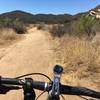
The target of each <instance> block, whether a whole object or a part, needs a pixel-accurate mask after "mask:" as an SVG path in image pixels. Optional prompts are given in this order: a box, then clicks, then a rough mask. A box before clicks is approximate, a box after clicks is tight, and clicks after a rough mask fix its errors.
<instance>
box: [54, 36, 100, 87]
mask: <svg viewBox="0 0 100 100" xmlns="http://www.w3.org/2000/svg"><path fill="white" fill-rule="evenodd" d="M93 41H94V40H93ZM93 41H88V40H86V39H85V38H84V39H82V38H81V39H80V38H78V37H75V36H74V37H73V36H68V35H65V36H63V37H62V38H59V39H55V47H56V48H55V54H56V62H57V63H60V64H62V65H63V66H64V76H66V77H65V80H66V82H67V83H68V82H69V83H73V82H74V85H75V83H78V82H79V80H84V79H86V80H88V79H89V80H91V82H93V83H95V82H99V83H100V45H98V43H97V42H98V41H97V42H96V40H95V42H93ZM96 84H97V83H96ZM98 85H99V84H98Z"/></svg>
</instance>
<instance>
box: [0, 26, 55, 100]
mask: <svg viewBox="0 0 100 100" xmlns="http://www.w3.org/2000/svg"><path fill="white" fill-rule="evenodd" d="M28 32H29V34H25V38H24V39H23V40H21V41H19V42H17V43H15V44H13V45H11V46H9V47H6V48H5V47H4V48H1V49H0V75H2V76H5V77H15V76H18V75H22V74H25V73H31V72H42V73H45V74H47V75H50V72H52V61H53V54H52V49H51V44H50V42H49V37H47V36H46V35H45V32H44V33H43V31H37V30H36V29H35V28H32V29H30V30H29V31H28ZM38 78H39V77H37V78H36V79H38ZM39 79H40V78H39ZM18 92H19V93H18ZM18 92H15V91H12V92H9V93H8V94H7V95H5V96H2V95H1V96H0V100H22V98H23V97H22V93H21V91H18ZM16 97H17V98H16ZM42 100H43V99H42Z"/></svg>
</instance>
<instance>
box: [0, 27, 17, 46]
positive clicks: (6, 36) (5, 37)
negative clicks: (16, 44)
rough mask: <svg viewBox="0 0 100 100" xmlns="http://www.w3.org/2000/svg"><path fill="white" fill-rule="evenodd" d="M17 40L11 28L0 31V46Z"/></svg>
mask: <svg viewBox="0 0 100 100" xmlns="http://www.w3.org/2000/svg"><path fill="white" fill-rule="evenodd" d="M17 38H18V34H16V32H15V31H14V30H13V29H11V28H2V29H0V45H4V44H7V43H10V42H12V41H13V40H16V39H17Z"/></svg>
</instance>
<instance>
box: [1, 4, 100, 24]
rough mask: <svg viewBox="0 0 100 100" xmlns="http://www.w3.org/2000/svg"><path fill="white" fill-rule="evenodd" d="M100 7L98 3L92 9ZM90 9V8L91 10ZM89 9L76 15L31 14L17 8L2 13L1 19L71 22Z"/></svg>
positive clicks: (28, 21) (25, 21) (33, 21)
mask: <svg viewBox="0 0 100 100" xmlns="http://www.w3.org/2000/svg"><path fill="white" fill-rule="evenodd" d="M99 8H100V5H98V6H97V7H96V8H94V9H91V10H94V11H95V10H97V9H99ZM89 11H90V10H89ZM89 11H87V12H84V13H78V14H76V15H70V14H59V15H53V14H36V15H34V14H31V13H27V12H24V11H20V10H16V11H12V12H7V13H3V14H1V15H0V19H4V18H10V19H16V18H18V19H19V20H21V21H23V22H24V23H40V22H44V23H49V24H52V23H67V22H71V21H72V20H77V19H79V18H80V17H81V16H82V15H83V14H88V13H89Z"/></svg>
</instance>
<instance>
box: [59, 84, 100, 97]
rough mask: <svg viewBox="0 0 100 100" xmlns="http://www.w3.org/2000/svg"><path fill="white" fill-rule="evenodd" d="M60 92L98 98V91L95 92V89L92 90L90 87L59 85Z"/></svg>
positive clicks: (99, 94)
mask: <svg viewBox="0 0 100 100" xmlns="http://www.w3.org/2000/svg"><path fill="white" fill-rule="evenodd" d="M60 93H61V94H68V95H83V96H90V97H94V98H99V99H100V92H96V91H93V90H91V89H88V88H84V87H72V86H66V85H61V87H60Z"/></svg>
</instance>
